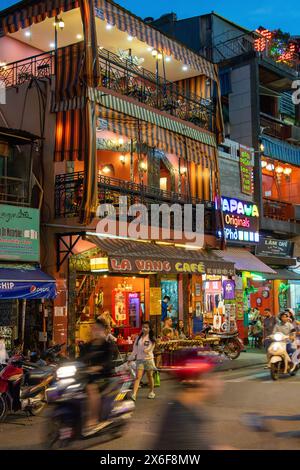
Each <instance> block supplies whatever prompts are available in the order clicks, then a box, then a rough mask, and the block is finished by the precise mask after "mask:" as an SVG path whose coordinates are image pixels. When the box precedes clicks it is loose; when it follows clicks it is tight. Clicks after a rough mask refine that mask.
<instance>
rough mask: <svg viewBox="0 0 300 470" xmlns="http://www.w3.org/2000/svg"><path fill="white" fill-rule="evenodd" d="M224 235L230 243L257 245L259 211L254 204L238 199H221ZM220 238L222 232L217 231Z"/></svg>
mask: <svg viewBox="0 0 300 470" xmlns="http://www.w3.org/2000/svg"><path fill="white" fill-rule="evenodd" d="M221 203H222V207H221V209H222V212H223V215H224V235H225V239H226V240H228V241H230V242H237V243H245V242H246V243H247V244H257V243H259V211H258V207H257V205H256V204H254V203H252V202H249V201H241V200H240V199H235V198H228V197H224V196H223V197H222V198H221ZM218 236H219V237H220V238H221V236H222V232H221V231H220V230H219V231H218Z"/></svg>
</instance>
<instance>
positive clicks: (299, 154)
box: [262, 137, 300, 165]
mask: <svg viewBox="0 0 300 470" xmlns="http://www.w3.org/2000/svg"><path fill="white" fill-rule="evenodd" d="M262 143H263V145H264V155H265V156H266V157H272V158H275V159H277V160H280V161H282V162H286V163H290V164H291V165H300V147H298V146H296V145H291V144H288V143H286V142H282V141H281V140H277V139H273V138H272V137H262Z"/></svg>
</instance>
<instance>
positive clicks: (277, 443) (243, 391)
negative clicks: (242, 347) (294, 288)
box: [0, 366, 300, 450]
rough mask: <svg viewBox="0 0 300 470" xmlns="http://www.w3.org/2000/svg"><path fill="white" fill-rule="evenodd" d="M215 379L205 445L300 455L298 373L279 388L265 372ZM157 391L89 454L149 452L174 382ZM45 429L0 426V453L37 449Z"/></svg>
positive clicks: (17, 418) (36, 423) (17, 419)
mask: <svg viewBox="0 0 300 470" xmlns="http://www.w3.org/2000/svg"><path fill="white" fill-rule="evenodd" d="M217 374H218V377H220V378H221V379H222V382H223V390H222V392H221V394H220V395H219V397H218V398H217V399H216V400H214V401H213V402H211V403H210V404H209V405H207V411H208V413H209V416H210V425H209V428H208V431H207V432H208V436H209V441H210V442H212V443H213V444H214V446H215V447H217V448H218V447H220V448H223V447H224V446H225V448H226V447H228V448H235V449H299V447H300V413H299V410H300V393H299V392H300V373H299V375H298V376H295V377H282V378H281V379H280V380H279V381H277V382H273V381H272V380H271V379H270V377H269V371H268V370H267V369H264V368H263V366H260V367H250V368H249V367H248V368H244V369H240V370H233V371H227V372H218V373H217ZM156 391H157V397H156V399H155V400H149V399H147V390H146V389H144V388H142V389H141V390H140V392H139V396H138V400H137V406H136V411H135V413H134V416H133V418H132V420H131V422H130V425H129V427H128V429H127V431H126V433H125V434H124V435H123V436H122V437H121V438H119V439H115V440H114V441H110V442H106V443H103V444H101V445H97V446H95V447H92V449H95V450H102V449H103V450H104V449H105V450H114V449H122V450H123V449H128V450H134V449H147V448H149V445H151V442H152V440H153V439H154V438H155V435H156V430H157V426H158V424H159V422H160V419H161V415H162V412H163V410H164V408H165V407H167V406H168V403H170V402H171V400H172V398H173V383H172V381H170V380H162V384H161V387H160V388H159V389H156ZM252 413H255V414H256V415H257V414H258V415H259V416H265V417H267V419H266V418H263V419H260V418H259V419H257V416H256V415H255V421H254V424H255V425H258V426H260V428H262V427H264V428H266V427H267V429H265V430H261V431H258V430H253V428H252V427H249V423H250V422H251V424H253V415H252ZM249 414H250V415H249ZM297 415H298V416H297ZM272 417H273V418H272ZM249 418H250V421H249ZM46 425H47V423H46V420H45V418H44V417H43V416H39V417H34V418H30V419H28V418H26V417H24V416H22V415H21V414H19V415H14V416H11V417H10V418H9V419H8V421H7V422H6V423H3V424H1V425H0V449H41V448H42V446H41V443H42V440H43V437H42V436H43V430H44V429H45V426H46ZM178 432H180V429H179V430H178ZM90 448H91V447H90Z"/></svg>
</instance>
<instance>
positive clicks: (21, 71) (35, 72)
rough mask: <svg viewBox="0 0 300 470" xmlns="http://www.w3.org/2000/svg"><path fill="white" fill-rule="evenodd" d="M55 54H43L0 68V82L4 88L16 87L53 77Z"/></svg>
mask: <svg viewBox="0 0 300 470" xmlns="http://www.w3.org/2000/svg"><path fill="white" fill-rule="evenodd" d="M54 59H55V53H54V52H45V53H43V54H39V55H36V56H33V57H28V58H27V59H23V60H19V61H17V62H12V63H11V64H7V65H3V66H2V67H0V81H1V82H2V83H4V84H5V86H6V88H8V87H14V86H15V87H16V86H18V85H22V84H23V83H25V82H28V81H30V80H32V79H41V78H50V77H51V75H54V63H55V60H54Z"/></svg>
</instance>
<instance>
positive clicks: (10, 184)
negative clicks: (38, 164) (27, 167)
mask: <svg viewBox="0 0 300 470" xmlns="http://www.w3.org/2000/svg"><path fill="white" fill-rule="evenodd" d="M0 203H1V204H15V205H17V206H30V202H29V201H28V181H26V180H25V179H22V178H13V177H7V176H0Z"/></svg>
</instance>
